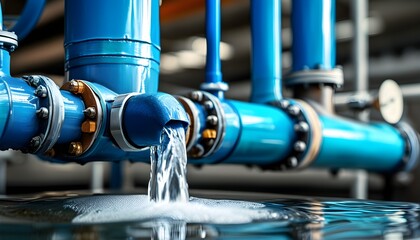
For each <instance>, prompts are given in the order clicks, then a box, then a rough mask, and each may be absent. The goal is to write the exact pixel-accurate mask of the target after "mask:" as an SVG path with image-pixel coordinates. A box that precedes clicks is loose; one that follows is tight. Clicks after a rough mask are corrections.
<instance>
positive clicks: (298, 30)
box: [262, 0, 335, 72]
mask: <svg viewBox="0 0 420 240" xmlns="http://www.w3.org/2000/svg"><path fill="white" fill-rule="evenodd" d="M262 2H264V1H262ZM292 33H293V46H292V54H293V57H292V58H293V69H292V71H293V72H297V71H301V70H304V69H327V70H328V69H332V68H334V67H335V0H311V1H307V0H293V1H292Z"/></svg>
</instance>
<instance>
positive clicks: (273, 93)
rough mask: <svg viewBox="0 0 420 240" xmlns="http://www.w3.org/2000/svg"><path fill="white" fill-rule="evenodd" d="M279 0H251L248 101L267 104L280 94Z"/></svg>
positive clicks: (280, 95)
mask: <svg viewBox="0 0 420 240" xmlns="http://www.w3.org/2000/svg"><path fill="white" fill-rule="evenodd" d="M280 32H281V1H280V0H264V1H261V0H251V34H252V74H251V79H252V93H251V101H252V102H257V103H267V102H272V101H275V100H280V99H281V98H282V94H281V67H282V66H281V40H280Z"/></svg>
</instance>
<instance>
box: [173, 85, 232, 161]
mask: <svg viewBox="0 0 420 240" xmlns="http://www.w3.org/2000/svg"><path fill="white" fill-rule="evenodd" d="M185 99H186V100H185ZM178 101H180V102H181V104H182V105H183V107H184V108H185V110H186V112H187V113H188V115H189V117H190V121H191V122H193V125H191V126H190V129H189V130H188V135H189V137H188V143H187V144H188V149H189V150H188V156H189V157H190V158H204V157H207V156H209V155H211V154H212V153H214V152H215V151H217V150H218V149H219V148H220V146H221V144H222V141H223V138H224V136H225V126H226V123H225V121H226V118H225V112H224V110H223V107H222V104H221V103H220V101H219V99H218V98H217V97H215V96H214V95H212V94H210V93H208V92H203V91H194V92H191V93H190V94H189V95H188V97H187V98H178ZM196 105H200V106H201V107H202V109H203V110H204V111H203V112H204V113H205V124H204V126H201V124H200V117H199V110H198V109H197V106H196Z"/></svg>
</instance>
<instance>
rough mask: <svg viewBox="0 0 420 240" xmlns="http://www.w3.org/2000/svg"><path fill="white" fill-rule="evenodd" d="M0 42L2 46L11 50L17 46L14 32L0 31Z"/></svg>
mask: <svg viewBox="0 0 420 240" xmlns="http://www.w3.org/2000/svg"><path fill="white" fill-rule="evenodd" d="M0 42H1V43H2V44H3V46H2V48H4V49H6V50H7V51H9V52H13V51H14V50H15V49H16V47H17V46H18V37H17V35H16V34H15V33H14V32H9V31H0Z"/></svg>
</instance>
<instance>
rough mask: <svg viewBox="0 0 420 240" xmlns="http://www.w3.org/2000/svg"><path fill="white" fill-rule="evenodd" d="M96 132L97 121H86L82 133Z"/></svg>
mask: <svg viewBox="0 0 420 240" xmlns="http://www.w3.org/2000/svg"><path fill="white" fill-rule="evenodd" d="M95 131H96V122H95V121H90V120H87V121H84V122H83V123H82V132H83V133H94V132H95Z"/></svg>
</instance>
